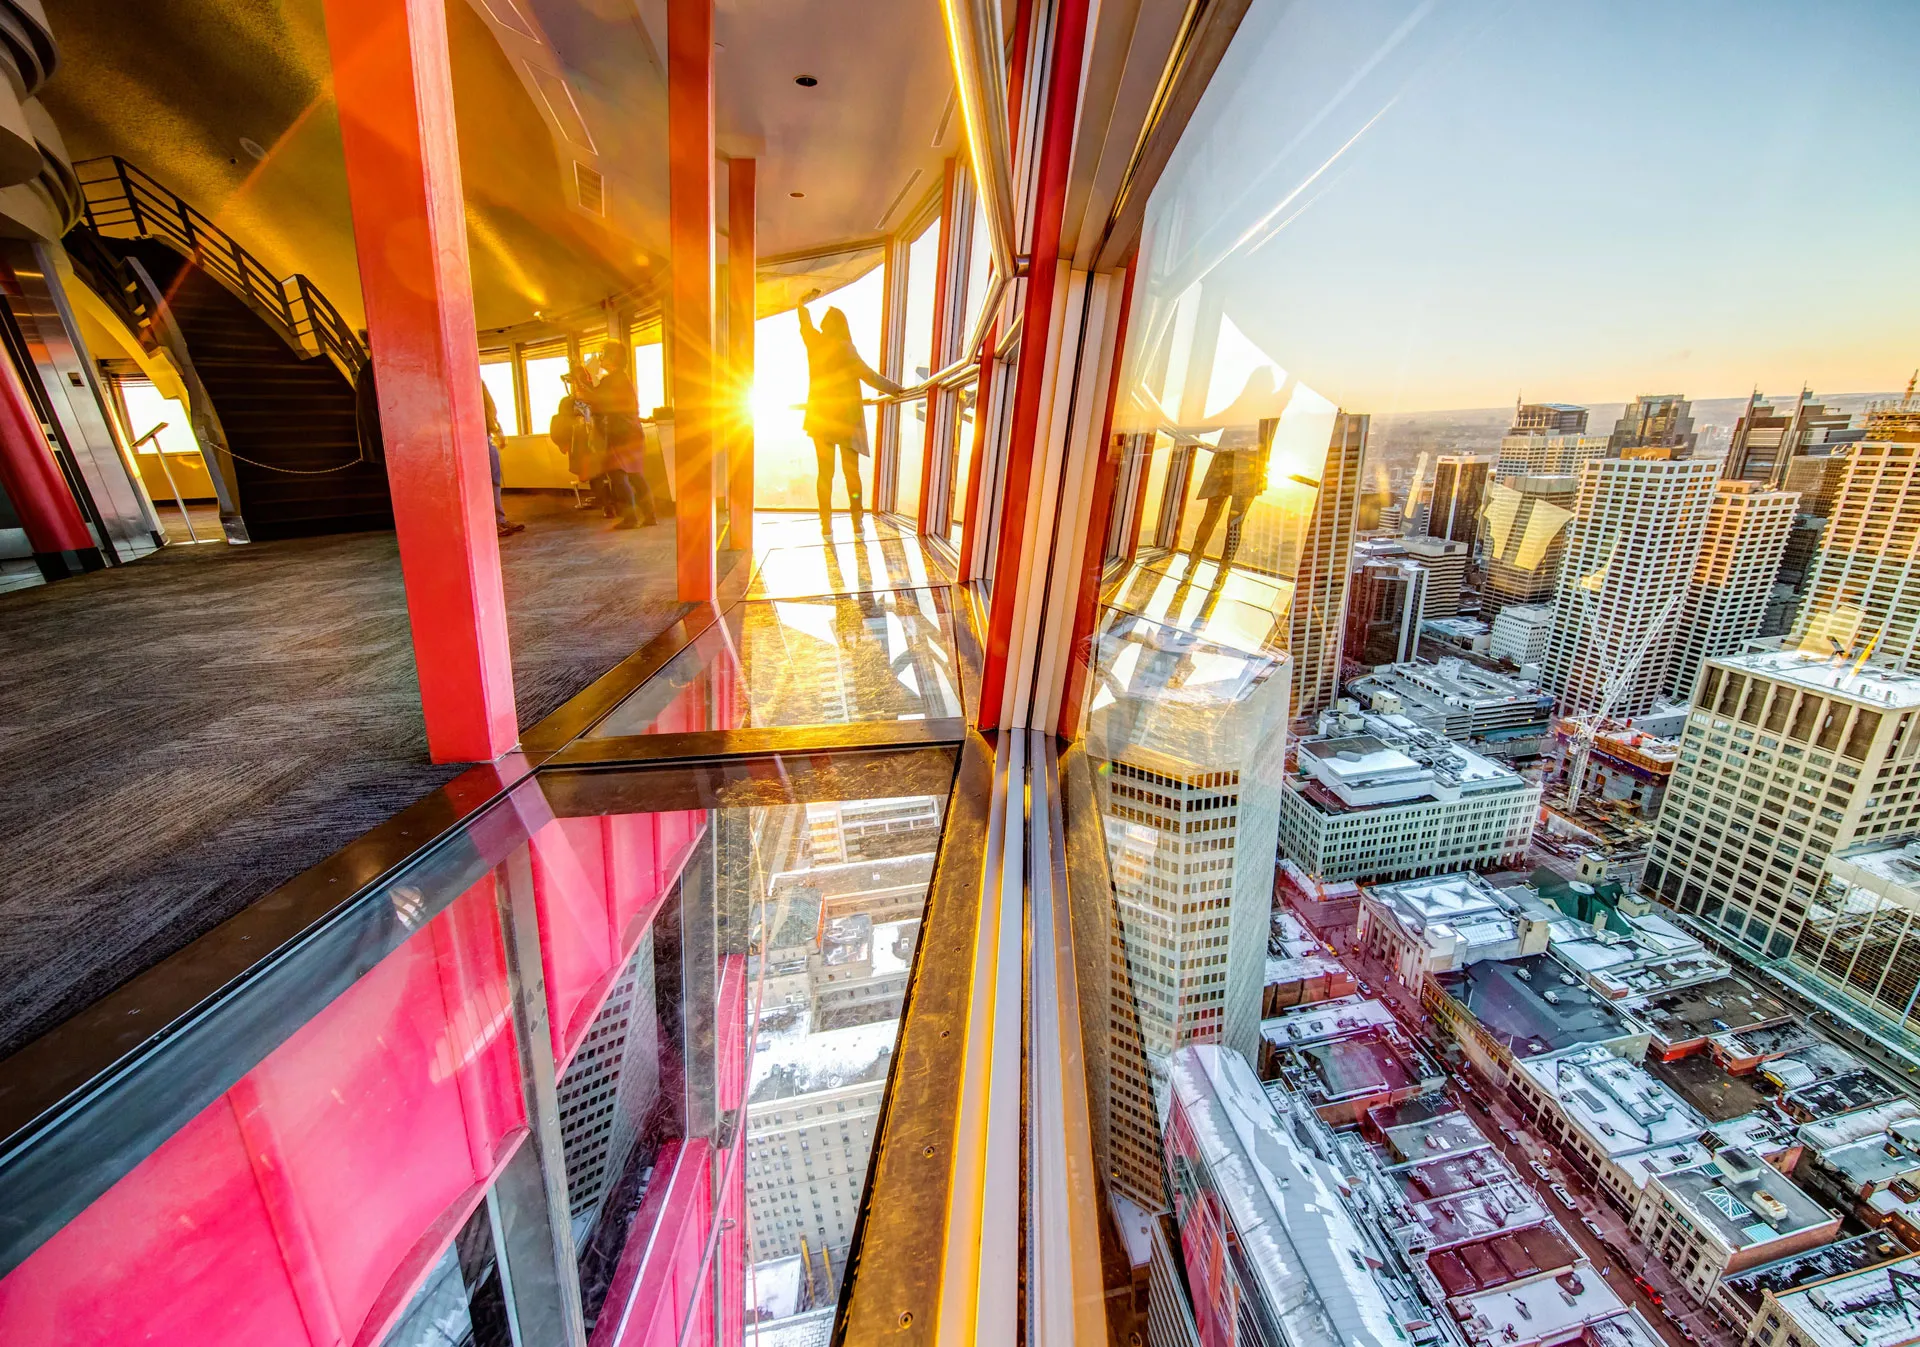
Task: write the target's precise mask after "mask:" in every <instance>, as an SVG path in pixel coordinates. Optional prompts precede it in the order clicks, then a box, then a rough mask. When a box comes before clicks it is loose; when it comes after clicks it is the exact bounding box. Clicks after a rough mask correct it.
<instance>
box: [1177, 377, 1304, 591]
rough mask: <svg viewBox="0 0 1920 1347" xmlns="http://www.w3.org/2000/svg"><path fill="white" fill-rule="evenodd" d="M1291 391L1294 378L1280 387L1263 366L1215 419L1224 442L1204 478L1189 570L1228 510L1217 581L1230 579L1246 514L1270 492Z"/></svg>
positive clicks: (1217, 446)
mask: <svg viewBox="0 0 1920 1347" xmlns="http://www.w3.org/2000/svg"><path fill="white" fill-rule="evenodd" d="M1293 388H1294V380H1293V378H1292V377H1291V376H1289V377H1288V379H1287V382H1286V384H1285V385H1284V386H1283V387H1281V388H1278V389H1276V388H1275V387H1274V386H1273V368H1272V366H1270V365H1262V366H1260V367H1259V368H1258V369H1256V370H1254V372H1253V373H1252V374H1249V375H1248V376H1247V382H1246V386H1245V387H1243V388H1242V389H1241V390H1240V396H1239V397H1237V398H1235V399H1234V400H1233V402H1232V403H1231V404H1230V405H1229V406H1228V407H1227V408H1226V409H1225V410H1223V411H1222V412H1221V413H1220V415H1219V416H1217V417H1214V418H1212V419H1213V422H1214V424H1215V425H1217V426H1218V427H1219V430H1220V438H1219V441H1218V442H1217V443H1216V444H1214V445H1213V446H1212V449H1213V461H1212V462H1210V463H1208V464H1207V475H1206V476H1205V477H1204V478H1202V479H1201V482H1200V490H1199V491H1198V492H1197V493H1196V494H1195V497H1194V499H1196V500H1203V501H1205V502H1206V503H1207V508H1206V510H1205V512H1204V513H1202V514H1201V516H1200V526H1199V528H1197V529H1196V530H1195V531H1194V535H1193V545H1192V546H1191V547H1190V548H1188V549H1187V567H1188V569H1189V570H1191V569H1192V568H1193V567H1194V565H1196V564H1197V563H1198V562H1199V560H1200V558H1201V557H1202V556H1204V555H1205V554H1206V550H1207V543H1208V541H1209V540H1211V539H1212V537H1213V530H1214V528H1215V527H1216V526H1217V525H1218V524H1219V522H1220V513H1221V511H1222V510H1225V511H1226V512H1227V539H1226V542H1225V544H1224V545H1222V547H1221V549H1220V568H1219V571H1218V573H1217V577H1216V578H1217V579H1218V580H1224V579H1225V578H1226V574H1227V568H1228V567H1229V566H1231V565H1232V564H1233V558H1234V555H1235V553H1237V552H1239V550H1240V529H1241V526H1242V525H1243V524H1244V523H1245V522H1246V518H1247V511H1248V510H1249V509H1251V508H1252V507H1253V498H1254V497H1255V496H1258V495H1259V494H1260V493H1261V492H1262V491H1264V490H1266V489H1267V460H1268V459H1269V458H1271V457H1272V455H1273V432H1274V430H1275V429H1276V428H1277V427H1278V425H1279V421H1280V417H1281V416H1283V415H1284V414H1285V413H1286V410H1287V404H1288V403H1290V402H1291V401H1293ZM1203 443H1204V442H1203Z"/></svg>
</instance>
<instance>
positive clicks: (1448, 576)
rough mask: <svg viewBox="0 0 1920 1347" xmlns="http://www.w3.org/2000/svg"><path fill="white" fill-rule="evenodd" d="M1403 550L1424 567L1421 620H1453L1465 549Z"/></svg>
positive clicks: (1441, 545)
mask: <svg viewBox="0 0 1920 1347" xmlns="http://www.w3.org/2000/svg"><path fill="white" fill-rule="evenodd" d="M1406 549H1407V555H1408V556H1410V557H1412V558H1413V559H1414V560H1415V561H1417V562H1419V563H1420V565H1421V566H1423V567H1425V568H1426V572H1427V584H1426V593H1425V597H1424V601H1423V602H1422V603H1421V605H1420V617H1421V619H1422V620H1423V621H1426V620H1430V619H1432V618H1436V617H1452V616H1453V615H1454V614H1455V613H1458V612H1459V611H1460V591H1461V589H1462V588H1463V587H1464V586H1465V585H1466V581H1467V560H1468V558H1467V545H1466V544H1465V543H1457V542H1454V541H1453V540H1452V539H1450V538H1409V539H1407V541H1406ZM1315 709H1316V710H1318V709H1319V708H1317V707H1316V708H1315ZM1302 714H1304V712H1303V713H1302Z"/></svg>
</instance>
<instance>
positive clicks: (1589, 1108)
mask: <svg viewBox="0 0 1920 1347" xmlns="http://www.w3.org/2000/svg"><path fill="white" fill-rule="evenodd" d="M1519 1065H1520V1069H1521V1070H1523V1071H1525V1072H1526V1073H1527V1074H1528V1075H1530V1076H1532V1077H1533V1078H1534V1080H1535V1081H1537V1082H1539V1084H1540V1087H1541V1088H1542V1089H1544V1090H1545V1091H1546V1092H1547V1093H1548V1094H1549V1095H1552V1096H1553V1097H1554V1098H1556V1099H1558V1100H1559V1101H1560V1108H1561V1111H1562V1112H1564V1113H1565V1114H1566V1116H1567V1118H1568V1120H1569V1121H1571V1122H1572V1123H1573V1124H1574V1125H1575V1126H1577V1127H1578V1128H1579V1129H1580V1130H1581V1131H1582V1132H1585V1133H1586V1134H1587V1136H1588V1138H1589V1139H1590V1140H1591V1141H1592V1142H1593V1144H1594V1145H1595V1146H1596V1147H1598V1148H1599V1149H1600V1150H1601V1151H1604V1152H1605V1153H1606V1154H1608V1155H1609V1156H1613V1157H1618V1156H1622V1155H1632V1154H1634V1153H1635V1152H1637V1151H1644V1150H1649V1149H1651V1148H1653V1147H1657V1146H1667V1147H1674V1146H1679V1145H1681V1144H1683V1143H1685V1142H1688V1141H1692V1140H1694V1139H1695V1138H1697V1137H1698V1136H1699V1135H1700V1134H1701V1133H1702V1132H1704V1131H1706V1130H1707V1120H1706V1119H1705V1118H1703V1117H1701V1116H1700V1114H1699V1113H1697V1112H1695V1111H1694V1109H1693V1106H1692V1105H1690V1104H1688V1103H1687V1102H1686V1101H1685V1100H1684V1099H1682V1098H1680V1096H1679V1095H1677V1094H1675V1093H1674V1092H1673V1091H1672V1090H1670V1089H1668V1088H1667V1087H1666V1086H1665V1085H1663V1084H1662V1083H1661V1082H1660V1081H1658V1080H1656V1079H1655V1078H1654V1077H1653V1076H1651V1075H1649V1074H1648V1073H1647V1072H1646V1071H1644V1070H1642V1069H1641V1068H1640V1067H1638V1066H1636V1065H1635V1064H1634V1063H1632V1062H1629V1061H1627V1060H1626V1059H1624V1058H1621V1057H1616V1056H1615V1055H1614V1054H1613V1053H1611V1052H1609V1051H1607V1049H1606V1048H1604V1047H1602V1046H1600V1045H1599V1044H1597V1043H1585V1044H1581V1045H1580V1046H1579V1047H1575V1048H1569V1049H1567V1050H1565V1051H1564V1052H1556V1053H1551V1054H1547V1055H1545V1056H1540V1057H1533V1058H1527V1059H1524V1060H1522V1061H1521V1062H1520V1063H1519Z"/></svg>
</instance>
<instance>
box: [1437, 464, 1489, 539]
mask: <svg viewBox="0 0 1920 1347" xmlns="http://www.w3.org/2000/svg"><path fill="white" fill-rule="evenodd" d="M1492 467H1493V460H1492V459H1490V458H1481V457H1479V456H1478V455H1475V454H1442V455H1441V456H1440V458H1439V460H1438V461H1437V462H1436V463H1435V464H1434V465H1433V505H1432V508H1431V509H1430V510H1429V511H1428V512H1427V532H1428V534H1430V535H1431V536H1433V537H1435V538H1451V539H1452V540H1453V541H1454V542H1457V543H1465V544H1466V545H1467V552H1468V553H1469V554H1471V553H1472V552H1473V545H1474V543H1476V542H1477V541H1479V538H1480V509H1481V502H1482V500H1483V499H1484V498H1485V496H1486V494H1487V473H1488V471H1489V470H1490V469H1491V468H1492Z"/></svg>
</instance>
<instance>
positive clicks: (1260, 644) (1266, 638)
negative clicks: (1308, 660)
mask: <svg viewBox="0 0 1920 1347" xmlns="http://www.w3.org/2000/svg"><path fill="white" fill-rule="evenodd" d="M1292 599H1293V582H1292V581H1290V580H1282V579H1280V578H1278V577H1276V576H1271V575H1266V574H1263V573H1262V572H1259V571H1250V570H1247V569H1246V568H1244V567H1240V566H1229V567H1227V568H1226V571H1225V573H1224V574H1222V572H1221V569H1220V567H1219V565H1218V563H1216V562H1213V561H1204V560H1203V561H1200V562H1198V563H1197V564H1193V565H1189V564H1188V561H1187V557H1186V555H1185V554H1184V553H1179V552H1172V553H1166V554H1164V555H1161V556H1159V557H1155V558H1150V559H1147V560H1142V561H1137V562H1134V563H1133V564H1131V565H1130V566H1128V568H1127V570H1126V573H1125V574H1124V575H1122V576H1121V577H1120V579H1119V581H1118V582H1116V583H1115V584H1114V585H1113V586H1112V587H1111V588H1110V589H1109V590H1108V592H1107V597H1106V600H1105V601H1106V603H1107V604H1109V605H1110V606H1112V607H1114V608H1117V609H1119V610H1121V611H1122V612H1128V613H1134V614H1136V615H1138V616H1140V617H1145V618H1150V619H1151V620H1153V621H1154V622H1156V623H1161V624H1164V625H1167V626H1171V627H1176V628H1179V629H1181V630H1184V631H1187V632H1190V633H1192V634H1193V635H1194V636H1196V637H1198V638H1200V639H1202V640H1205V641H1210V642H1214V643H1217V644H1219V645H1223V646H1227V647H1230V648H1232V649H1234V650H1239V651H1244V652H1245V653H1247V654H1250V655H1256V654H1261V653H1265V652H1270V651H1272V650H1273V649H1274V648H1275V646H1276V643H1277V642H1278V640H1279V638H1280V636H1281V635H1282V633H1281V632H1280V631H1279V623H1280V620H1281V619H1282V618H1283V617H1284V616H1285V615H1286V611H1287V606H1288V604H1289V603H1291V601H1292Z"/></svg>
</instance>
